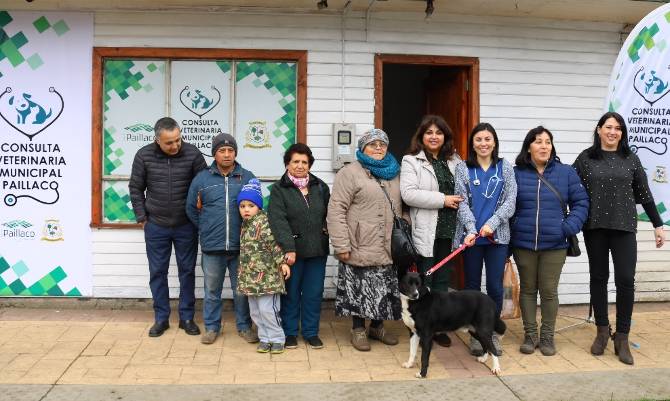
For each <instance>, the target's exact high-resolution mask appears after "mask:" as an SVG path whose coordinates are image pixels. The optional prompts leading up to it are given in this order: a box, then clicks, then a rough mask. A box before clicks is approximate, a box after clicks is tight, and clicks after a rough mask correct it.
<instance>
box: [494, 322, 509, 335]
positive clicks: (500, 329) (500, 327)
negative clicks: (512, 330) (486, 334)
mask: <svg viewBox="0 0 670 401" xmlns="http://www.w3.org/2000/svg"><path fill="white" fill-rule="evenodd" d="M493 330H494V331H495V332H496V333H498V334H500V335H501V336H502V335H503V334H505V330H507V325H506V324H505V322H503V320H502V319H501V318H497V319H496V324H495V326H494V327H493Z"/></svg>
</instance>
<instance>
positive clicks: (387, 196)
mask: <svg viewBox="0 0 670 401" xmlns="http://www.w3.org/2000/svg"><path fill="white" fill-rule="evenodd" d="M375 180H377V184H379V186H380V187H381V189H382V191H384V195H386V199H388V201H389V204H390V205H391V213H393V217H394V218H395V217H398V215H396V214H395V208H394V207H393V201H392V200H391V197H390V196H389V193H388V192H387V191H386V188H385V187H384V185H383V184H382V182H381V181H380V180H379V179H378V178H375Z"/></svg>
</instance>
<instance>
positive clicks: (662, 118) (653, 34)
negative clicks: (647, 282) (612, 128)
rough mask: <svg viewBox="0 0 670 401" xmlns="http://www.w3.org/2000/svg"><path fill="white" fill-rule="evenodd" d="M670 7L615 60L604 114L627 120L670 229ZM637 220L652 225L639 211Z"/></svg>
mask: <svg viewBox="0 0 670 401" xmlns="http://www.w3.org/2000/svg"><path fill="white" fill-rule="evenodd" d="M668 45H670V5H669V4H666V5H663V6H661V7H659V8H657V9H656V10H654V11H652V12H651V13H650V14H649V15H647V16H646V17H644V18H643V19H642V21H640V23H638V24H637V25H636V26H635V28H634V29H633V30H632V31H631V33H630V35H629V36H628V38H627V39H626V42H625V43H624V44H623V47H622V48H621V51H620V52H619V56H618V57H617V60H616V64H615V65H614V70H613V71H612V76H611V78H610V84H609V89H608V93H607V102H606V104H605V110H606V111H616V112H617V113H619V114H621V115H622V116H623V118H624V119H625V120H626V127H627V128H628V142H629V145H630V147H631V149H632V150H633V152H635V153H636V154H637V155H638V157H639V158H640V161H641V162H642V165H643V166H644V168H645V170H646V171H647V177H648V178H649V186H650V187H651V190H652V192H653V194H654V200H655V201H656V207H657V208H658V211H659V213H660V214H661V218H662V219H663V221H664V222H665V224H670V211H669V210H668V208H669V207H670V185H669V184H668V176H669V175H670V172H669V171H668V168H669V166H670V153H668V139H670V96H668V93H670V54H669V53H668V52H669V50H668ZM641 210H642V209H641V208H640V209H639V211H640V214H639V216H638V217H639V218H640V219H641V220H646V221H648V220H649V219H648V217H647V216H646V214H645V213H644V212H641Z"/></svg>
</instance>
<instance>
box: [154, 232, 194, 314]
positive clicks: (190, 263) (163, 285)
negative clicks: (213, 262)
mask: <svg viewBox="0 0 670 401" xmlns="http://www.w3.org/2000/svg"><path fill="white" fill-rule="evenodd" d="M144 241H145V243H146V249H147V258H148V259H149V287H151V296H152V297H153V300H154V318H155V319H156V321H157V322H162V321H167V320H168V319H169V318H170V288H169V287H168V268H169V266H170V256H171V255H172V245H173V244H174V251H175V256H176V259H177V271H178V274H179V319H181V320H192V319H193V313H194V306H195V293H194V291H195V260H196V257H197V255H198V232H197V230H196V228H195V226H194V225H193V224H191V223H187V224H184V225H182V226H179V227H163V226H159V225H158V224H154V223H151V222H149V221H147V223H146V224H145V225H144Z"/></svg>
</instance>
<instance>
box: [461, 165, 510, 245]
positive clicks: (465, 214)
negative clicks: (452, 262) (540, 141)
mask: <svg viewBox="0 0 670 401" xmlns="http://www.w3.org/2000/svg"><path fill="white" fill-rule="evenodd" d="M502 161H503V181H504V185H503V189H502V192H501V193H500V198H498V203H497V204H496V209H495V212H493V216H491V218H489V219H488V220H487V221H486V222H485V223H484V224H488V225H489V226H490V227H491V228H492V229H493V231H494V233H493V238H494V239H495V241H496V243H498V244H509V239H510V229H509V219H510V218H511V217H512V216H513V215H514V210H515V208H516V189H517V188H516V180H515V179H514V169H513V168H512V165H511V164H510V163H509V162H508V161H507V160H505V159H502ZM455 180H456V184H455V188H454V192H455V193H456V195H461V196H462V197H463V202H461V203H460V204H459V205H458V221H457V222H456V233H455V234H454V243H453V247H452V248H453V249H455V248H457V247H458V246H459V245H460V244H461V243H463V239H464V238H465V236H466V235H468V234H477V228H476V226H475V223H476V222H475V216H474V215H473V214H472V210H471V209H470V201H471V199H472V198H471V194H470V185H469V181H470V176H469V174H468V166H467V165H466V164H465V162H464V161H462V162H460V163H458V165H457V166H456V177H455Z"/></svg>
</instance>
